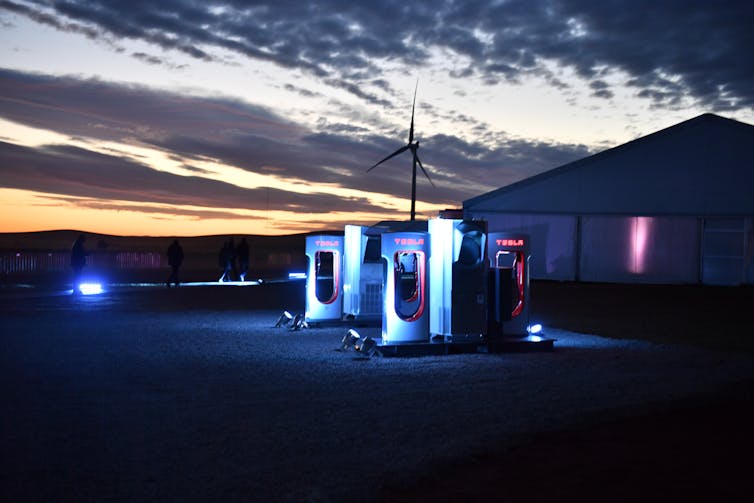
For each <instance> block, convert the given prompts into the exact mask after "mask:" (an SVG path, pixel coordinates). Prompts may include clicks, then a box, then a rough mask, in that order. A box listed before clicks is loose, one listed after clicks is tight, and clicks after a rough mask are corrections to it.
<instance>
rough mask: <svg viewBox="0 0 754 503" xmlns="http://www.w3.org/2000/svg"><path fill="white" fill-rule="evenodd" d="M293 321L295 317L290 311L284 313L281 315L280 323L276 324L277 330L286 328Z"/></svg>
mask: <svg viewBox="0 0 754 503" xmlns="http://www.w3.org/2000/svg"><path fill="white" fill-rule="evenodd" d="M292 319H293V315H292V314H291V313H289V312H288V311H283V314H281V315H280V318H278V321H277V322H275V328H278V327H284V326H286V325H288V324H289V323H290V322H291V320H292Z"/></svg>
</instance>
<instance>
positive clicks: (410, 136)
mask: <svg viewBox="0 0 754 503" xmlns="http://www.w3.org/2000/svg"><path fill="white" fill-rule="evenodd" d="M418 90H419V79H418V78H417V79H416V87H414V101H413V102H412V103H411V129H409V130H408V142H409V143H411V142H413V141H414V109H415V108H416V91H418Z"/></svg>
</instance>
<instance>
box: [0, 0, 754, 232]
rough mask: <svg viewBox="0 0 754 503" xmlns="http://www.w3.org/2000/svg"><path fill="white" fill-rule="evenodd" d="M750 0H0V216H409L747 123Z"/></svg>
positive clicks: (266, 222)
mask: <svg viewBox="0 0 754 503" xmlns="http://www.w3.org/2000/svg"><path fill="white" fill-rule="evenodd" d="M752 26H754V3H753V2H750V1H749V2H746V1H716V2H709V1H693V0H684V1H662V0H653V1H644V0H634V1H623V2H622V1H601V2H593V1H591V0H588V1H587V0H574V1H545V0H509V1H505V0H501V1H475V0H445V1H443V0H433V1H426V2H424V1H411V2H406V1H405V0H404V1H395V2H393V1H363V0H342V1H341V0H334V1H325V0H312V1H307V2H300V1H293V2H291V1H285V0H277V1H274V2H264V1H261V2H245V1H234V0H229V1H212V0H196V1H193V0H191V1H187V0H164V1H161V2H147V1H142V0H122V1H113V0H110V1H83V0H58V1H56V0H40V1H25V0H0V212H2V218H1V219H0V232H23V231H37V230H52V229H78V230H86V231H89V232H99V233H107V234H119V235H153V236H157V235H182V236H193V235H206V234H283V233H293V232H304V231H315V230H318V229H339V228H342V226H343V225H344V224H346V223H362V224H370V223H374V222H377V221H380V220H395V219H406V218H408V213H409V206H410V201H409V197H410V191H411V185H410V171H411V158H410V154H409V153H407V152H406V153H404V154H403V155H401V156H398V157H396V158H394V159H392V160H390V161H388V162H386V163H385V164H383V165H381V166H380V167H378V168H377V169H375V170H373V171H371V172H369V173H367V172H366V171H367V169H368V168H369V167H370V166H372V165H373V164H374V163H376V162H377V161H379V160H380V159H382V158H383V157H385V156H386V155H388V154H390V153H391V152H393V151H395V150H396V149H397V148H399V147H401V146H402V145H404V144H405V143H406V142H407V140H408V128H409V123H410V119H411V103H412V98H413V93H414V89H415V87H416V86H417V81H418V92H417V96H416V113H415V128H416V129H415V135H416V139H417V140H419V142H420V143H421V147H420V149H419V151H418V154H419V157H420V158H421V160H422V162H423V164H424V166H425V167H426V168H427V170H428V172H429V173H430V176H431V177H432V180H433V182H434V183H435V187H432V186H431V185H430V184H429V182H427V180H426V179H425V178H423V177H420V178H419V179H418V186H417V192H418V196H417V200H418V202H417V214H418V215H419V217H420V218H427V217H432V216H435V215H436V214H437V211H438V210H439V209H442V208H450V207H460V206H461V204H462V202H463V200H465V199H469V198H471V197H474V196H477V195H479V194H482V193H484V192H487V191H490V190H493V189H496V188H498V187H501V186H503V185H507V184H509V183H512V182H515V181H518V180H521V179H522V178H526V177H528V176H531V175H534V174H537V173H540V172H542V171H545V170H549V169H552V168H555V167H558V166H560V165H562V164H565V163H567V162H570V161H573V160H576V159H579V158H582V157H585V156H587V155H590V154H592V153H595V152H598V151H600V150H604V149H606V148H609V147H613V146H616V145H619V144H621V143H625V142H626V141H629V140H631V139H634V138H636V137H638V136H642V135H645V134H648V133H651V132H654V131H657V130H659V129H662V128H665V127H668V126H670V125H673V124H675V123H678V122H680V121H683V120H686V119H689V118H692V117H695V116H697V115H700V114H702V113H705V112H713V113H717V114H719V115H722V116H724V117H729V118H732V119H737V120H740V121H743V122H747V123H754V29H752Z"/></svg>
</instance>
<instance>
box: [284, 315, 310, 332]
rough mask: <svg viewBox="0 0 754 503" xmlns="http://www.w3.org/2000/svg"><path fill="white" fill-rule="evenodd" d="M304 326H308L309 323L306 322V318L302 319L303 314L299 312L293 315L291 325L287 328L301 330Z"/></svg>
mask: <svg viewBox="0 0 754 503" xmlns="http://www.w3.org/2000/svg"><path fill="white" fill-rule="evenodd" d="M304 328H309V323H307V322H306V319H304V315H303V314H301V313H299V314H297V315H296V316H294V317H293V321H292V322H291V326H290V327H288V329H289V330H301V329H304Z"/></svg>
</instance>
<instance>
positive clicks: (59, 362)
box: [0, 282, 754, 502]
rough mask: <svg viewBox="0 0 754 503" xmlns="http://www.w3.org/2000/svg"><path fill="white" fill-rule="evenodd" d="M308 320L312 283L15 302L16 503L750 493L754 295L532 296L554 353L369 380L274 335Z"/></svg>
mask: <svg viewBox="0 0 754 503" xmlns="http://www.w3.org/2000/svg"><path fill="white" fill-rule="evenodd" d="M303 304H304V298H303V282H296V283H273V284H266V285H264V286H261V287H230V286H223V287H220V286H216V287H213V286H209V287H182V288H179V289H171V290H168V289H166V288H156V287H153V288H141V289H137V288H131V289H123V290H119V291H113V292H110V293H107V294H105V295H103V296H101V297H99V298H84V299H73V298H71V297H69V296H63V295H53V294H51V292H47V293H44V294H42V293H40V292H38V291H36V290H27V291H22V292H19V291H10V290H7V289H6V290H3V291H2V292H0V312H2V321H0V333H2V343H3V345H2V347H0V349H1V350H2V353H1V354H0V363H2V374H0V378H1V381H2V382H1V383H0V390H1V391H2V395H1V396H2V400H3V403H4V404H6V407H5V412H4V414H3V419H2V444H1V445H0V447H1V448H2V455H3V459H2V461H3V465H4V467H5V468H4V469H3V471H2V474H1V475H0V497H2V499H3V500H4V501H134V500H158V501H527V502H529V501H563V500H575V499H580V500H582V501H629V500H631V501H635V500H636V499H643V500H649V501H659V500H679V499H684V500H690V501H709V500H728V501H739V500H740V501H748V500H749V499H750V495H751V494H752V492H754V486H753V484H752V479H751V477H750V475H749V473H748V471H747V470H748V468H749V466H750V464H751V463H750V459H751V453H752V452H754V450H753V449H754V434H752V432H751V425H752V424H754V407H753V403H754V402H752V399H754V358H752V347H753V346H754V345H753V344H752V339H753V338H754V334H753V333H752V328H753V327H754V321H753V318H752V316H753V315H752V309H751V308H750V306H752V305H754V294H753V293H752V289H750V288H711V287H688V286H683V287H660V286H618V285H596V284H569V283H563V284H561V283H549V282H535V283H534V284H533V286H532V309H533V312H532V318H533V319H536V320H538V321H542V322H543V323H544V324H545V327H546V330H547V331H548V334H549V335H551V336H554V337H556V338H557V339H558V342H556V344H555V350H554V351H553V352H552V353H541V354H540V353H537V354H504V355H454V356H445V357H427V358H417V359H383V358H377V359H372V360H366V361H364V360H359V359H355V358H354V357H353V356H352V355H347V354H343V353H338V352H336V351H334V349H335V348H336V347H337V346H338V343H339V341H340V338H341V337H342V334H343V333H344V328H342V327H341V328H333V329H312V330H309V331H303V332H291V333H289V332H286V331H285V330H283V331H281V329H272V328H271V324H272V323H273V322H274V319H275V318H276V317H277V315H278V314H279V313H280V311H281V310H282V309H283V308H287V309H290V310H292V311H300V310H302V308H303ZM363 333H365V334H372V335H376V334H377V333H378V330H377V329H374V328H372V329H369V328H365V329H363ZM579 333H584V334H597V335H600V336H607V337H611V338H614V339H605V338H602V337H594V336H581V335H579ZM642 341H649V343H647V342H642ZM699 348H701V349H699Z"/></svg>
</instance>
